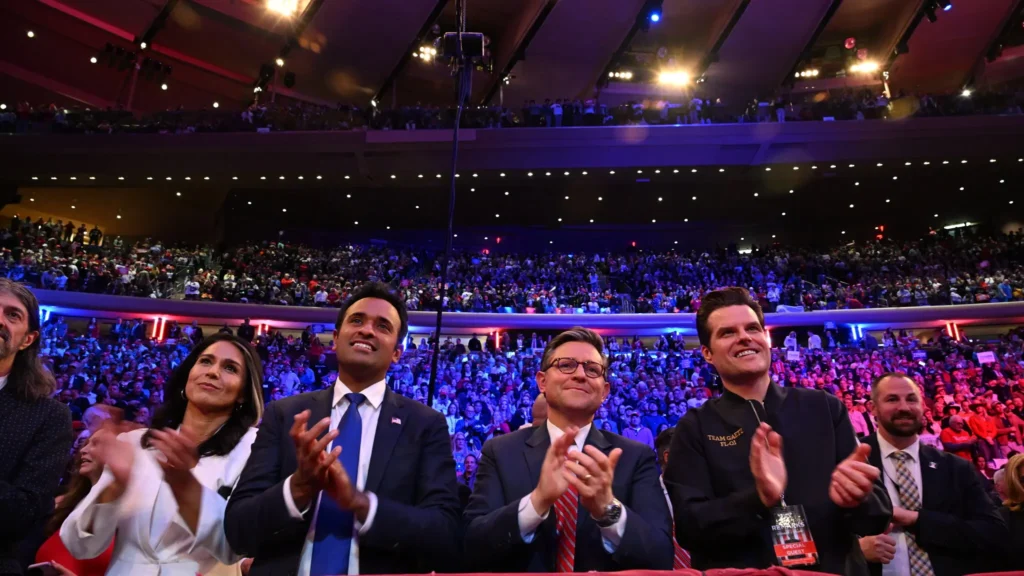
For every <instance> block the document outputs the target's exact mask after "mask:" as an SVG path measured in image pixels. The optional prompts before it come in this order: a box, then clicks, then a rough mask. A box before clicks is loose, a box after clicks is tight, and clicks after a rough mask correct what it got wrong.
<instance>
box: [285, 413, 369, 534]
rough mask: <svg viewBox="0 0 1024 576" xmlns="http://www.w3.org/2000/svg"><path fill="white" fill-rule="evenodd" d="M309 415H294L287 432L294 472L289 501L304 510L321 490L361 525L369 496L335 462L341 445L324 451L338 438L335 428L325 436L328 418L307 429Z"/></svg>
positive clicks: (367, 507) (328, 422)
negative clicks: (293, 454)
mask: <svg viewBox="0 0 1024 576" xmlns="http://www.w3.org/2000/svg"><path fill="white" fill-rule="evenodd" d="M309 416H310V411H309V410H304V411H302V412H300V413H298V414H296V415H295V421H294V423H293V424H292V428H291V430H290V431H289V435H290V436H291V438H292V443H293V444H294V445H295V456H296V468H295V473H294V474H292V477H291V480H290V488H291V491H292V500H293V501H294V502H295V505H296V507H298V508H299V510H305V509H306V508H307V507H308V506H309V505H310V504H311V503H312V502H313V498H315V497H316V495H317V494H318V493H320V492H321V491H322V492H323V493H324V494H326V495H327V496H329V497H330V498H332V499H333V500H334V501H335V502H336V503H337V504H338V506H339V507H340V508H341V509H342V510H348V511H350V512H352V513H353V514H354V515H355V517H356V518H357V519H358V520H359V521H360V522H364V521H365V520H366V516H367V515H368V514H369V511H370V500H369V497H368V496H367V495H366V494H365V493H364V492H361V491H360V490H358V489H356V486H355V484H354V483H353V482H352V479H351V478H350V477H349V475H348V473H347V472H345V468H344V467H343V466H342V465H341V462H339V461H338V456H340V455H341V446H335V447H333V448H331V449H330V450H328V449H327V448H328V447H329V446H330V445H331V443H332V442H334V440H335V438H337V437H338V429H337V428H335V429H334V430H331V431H330V432H327V433H326V434H324V432H325V431H327V429H328V428H330V426H331V419H330V418H324V419H322V420H320V421H319V422H317V423H316V424H314V425H313V426H312V427H309V428H307V423H308V422H309ZM321 434H323V437H322V438H321V437H320V435H321ZM318 438H319V439H318Z"/></svg>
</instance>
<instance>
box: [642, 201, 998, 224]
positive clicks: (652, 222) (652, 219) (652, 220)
mask: <svg viewBox="0 0 1024 576" xmlns="http://www.w3.org/2000/svg"><path fill="white" fill-rule="evenodd" d="M1011 204H1012V202H1011ZM656 222H657V220H656V219H654V218H651V224H654V223H656Z"/></svg>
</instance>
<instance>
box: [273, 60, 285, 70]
mask: <svg viewBox="0 0 1024 576" xmlns="http://www.w3.org/2000/svg"><path fill="white" fill-rule="evenodd" d="M274 64H277V67H278V68H284V58H278V59H277V60H274Z"/></svg>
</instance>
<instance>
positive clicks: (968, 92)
mask: <svg viewBox="0 0 1024 576" xmlns="http://www.w3.org/2000/svg"><path fill="white" fill-rule="evenodd" d="M971 94H972V91H971V89H970V88H964V91H963V92H961V93H960V95H961V96H963V97H964V98H970V97H971Z"/></svg>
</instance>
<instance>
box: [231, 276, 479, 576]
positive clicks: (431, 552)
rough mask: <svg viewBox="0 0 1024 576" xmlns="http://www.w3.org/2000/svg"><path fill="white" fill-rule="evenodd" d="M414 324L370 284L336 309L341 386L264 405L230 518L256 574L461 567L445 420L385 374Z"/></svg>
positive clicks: (238, 546)
mask: <svg viewBox="0 0 1024 576" xmlns="http://www.w3.org/2000/svg"><path fill="white" fill-rule="evenodd" d="M408 326H409V324H408V313H407V312H406V308H405V305H404V304H403V303H402V301H401V300H400V299H399V298H398V297H397V296H395V295H394V294H393V293H392V292H391V291H390V290H389V289H388V287H387V286H386V285H383V284H379V283H370V284H367V285H364V286H363V287H362V288H360V289H359V290H357V291H356V292H355V293H353V294H352V296H351V297H350V298H349V299H348V300H347V301H346V302H345V303H344V304H343V305H342V307H341V309H340V310H339V312H338V321H337V325H336V327H335V331H334V342H335V348H336V355H337V358H338V380H337V381H336V382H335V384H334V386H332V387H330V388H326V389H324V390H319V391H316V392H309V393H306V394H300V395H298V396H291V397H288V398H285V399H283V400H280V401H278V402H274V403H272V404H270V405H269V406H268V407H267V412H266V414H265V416H264V418H263V422H262V424H261V426H260V431H259V435H258V436H257V437H256V442H255V443H254V444H253V448H252V455H251V456H250V457H249V461H248V463H247V464H246V467H245V470H244V471H243V472H242V476H241V478H240V479H239V481H238V485H237V486H236V488H235V490H234V491H233V493H232V495H231V498H230V500H229V501H228V507H227V514H226V517H225V523H224V525H225V532H226V535H227V538H228V541H229V542H230V544H231V546H232V547H233V548H234V549H235V550H236V551H238V552H240V553H243V554H244V555H245V556H249V557H252V558H253V559H254V560H253V564H252V568H251V570H250V572H249V573H250V574H251V575H252V576H261V575H275V576H276V575H278V574H297V575H298V576H324V575H327V574H332V575H333V574H409V573H418V572H431V571H452V570H454V569H456V568H457V564H456V562H457V559H458V558H459V554H458V544H459V543H458V534H459V522H458V520H459V519H458V509H459V497H458V484H457V480H456V476H455V461H454V459H453V458H452V453H451V445H450V443H449V438H448V426H447V424H446V422H445V419H444V416H443V415H441V414H440V413H439V412H436V411H434V410H432V409H430V408H428V407H427V406H425V405H423V404H421V403H419V402H416V401H413V400H410V399H408V398H404V397H402V396H399V395H398V394H395V393H394V392H392V391H391V390H389V389H388V388H387V384H386V383H385V377H386V375H387V371H388V368H389V367H390V365H391V364H392V363H393V362H395V361H397V360H398V359H399V357H400V356H401V354H402V348H401V344H402V342H404V341H405V337H406V334H407V332H408ZM310 425H311V426H310ZM243 551H244V552H243Z"/></svg>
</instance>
